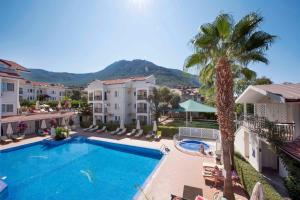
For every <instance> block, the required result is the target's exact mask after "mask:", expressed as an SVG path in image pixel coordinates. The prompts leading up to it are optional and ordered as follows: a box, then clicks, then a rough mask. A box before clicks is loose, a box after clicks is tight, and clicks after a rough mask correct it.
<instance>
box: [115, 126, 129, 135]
mask: <svg viewBox="0 0 300 200" xmlns="http://www.w3.org/2000/svg"><path fill="white" fill-rule="evenodd" d="M126 131H127V128H124V129H123V130H122V131H120V132H118V133H117V135H124V134H125V133H126Z"/></svg>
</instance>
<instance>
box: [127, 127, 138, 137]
mask: <svg viewBox="0 0 300 200" xmlns="http://www.w3.org/2000/svg"><path fill="white" fill-rule="evenodd" d="M135 132H136V129H132V130H131V132H129V133H127V134H126V136H128V137H131V136H133V135H134V134H135Z"/></svg>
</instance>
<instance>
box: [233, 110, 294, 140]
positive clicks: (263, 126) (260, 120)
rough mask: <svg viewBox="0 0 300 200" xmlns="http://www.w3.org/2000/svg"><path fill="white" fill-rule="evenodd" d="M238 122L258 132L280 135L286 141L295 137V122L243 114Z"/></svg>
mask: <svg viewBox="0 0 300 200" xmlns="http://www.w3.org/2000/svg"><path fill="white" fill-rule="evenodd" d="M237 124H238V125H242V126H244V127H246V128H248V129H249V130H251V131H252V132H254V133H257V134H261V133H266V134H273V135H278V136H280V138H283V139H284V140H285V141H293V139H294V134H295V123H281V122H269V121H268V120H267V119H266V118H265V117H258V116H254V115H246V116H244V115H243V116H241V117H240V118H239V119H238V120H237Z"/></svg>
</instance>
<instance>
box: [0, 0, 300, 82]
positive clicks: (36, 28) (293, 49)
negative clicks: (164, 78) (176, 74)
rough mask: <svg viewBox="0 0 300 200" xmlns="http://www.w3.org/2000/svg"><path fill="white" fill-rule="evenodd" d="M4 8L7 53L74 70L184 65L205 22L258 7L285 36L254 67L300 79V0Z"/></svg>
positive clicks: (61, 1) (2, 44) (36, 1)
mask: <svg viewBox="0 0 300 200" xmlns="http://www.w3.org/2000/svg"><path fill="white" fill-rule="evenodd" d="M0 7H1V12H0V57H1V58H6V59H11V60H14V61H16V62H18V63H20V64H23V65H24V66H26V67H29V68H42V69H46V70H50V71H61V72H62V71H66V72H74V73H83V72H95V71H98V70H101V69H103V68H104V67H105V66H107V65H109V64H111V63H112V62H114V61H117V60H121V59H127V60H132V59H136V58H139V59H146V60H149V61H152V62H154V63H156V64H158V65H161V66H165V67H170V68H177V69H182V65H183V62H184V59H185V58H186V57H187V56H188V55H190V54H191V53H192V49H191V47H190V46H189V45H188V41H189V40H190V39H191V38H192V37H193V36H194V35H195V33H196V32H197V29H198V27H199V26H200V25H201V24H203V23H206V22H211V21H212V20H213V19H214V18H215V16H217V15H218V14H219V13H220V12H221V11H223V12H228V13H231V14H233V15H234V17H235V18H236V19H239V18H240V17H241V16H243V15H245V14H247V13H248V12H250V11H259V12H260V13H261V14H262V15H263V16H264V17H265V22H264V24H263V26H262V29H263V30H265V31H267V32H269V33H271V34H275V35H277V36H279V38H278V40H277V41H276V43H275V44H274V45H273V46H272V47H271V49H270V50H269V51H268V58H269V60H270V64H269V65H268V66H266V65H264V64H256V65H250V66H249V67H250V68H252V69H254V70H256V71H257V72H258V74H259V75H266V76H268V77H270V78H271V79H272V80H274V81H275V82H277V83H280V82H284V81H290V82H300V78H299V75H300V65H299V57H300V45H299V37H300V23H299V20H300V12H298V10H299V8H300V1H297V0H294V1H292V0H290V1H288V0H285V1H282V0H273V1H271V0H270V1H262V0H251V1H250V0H249V1H246V0H240V1H238V0H228V1H224V0H215V1H214V0H207V1H204V0H203V1H200V0H102V1H101V0H87V1H84V0H43V1H40V0H24V1H19V0H2V1H1V2H0ZM191 72H192V73H196V71H191Z"/></svg>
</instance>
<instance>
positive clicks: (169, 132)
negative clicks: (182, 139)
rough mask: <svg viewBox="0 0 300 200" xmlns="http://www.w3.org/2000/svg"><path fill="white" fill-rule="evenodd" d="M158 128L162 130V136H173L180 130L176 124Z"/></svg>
mask: <svg viewBox="0 0 300 200" xmlns="http://www.w3.org/2000/svg"><path fill="white" fill-rule="evenodd" d="M158 130H159V131H161V135H162V137H167V138H173V136H174V135H175V134H178V132H179V129H178V127H175V126H158Z"/></svg>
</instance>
